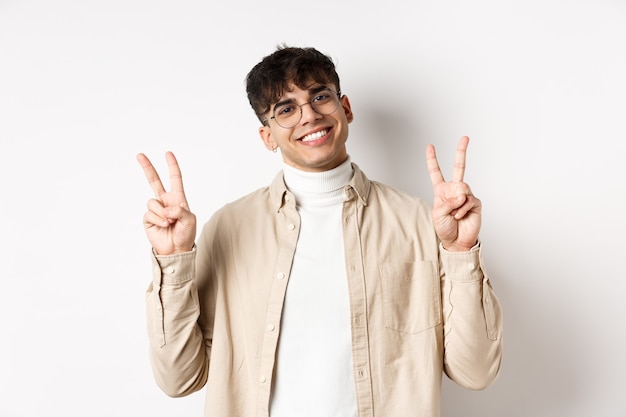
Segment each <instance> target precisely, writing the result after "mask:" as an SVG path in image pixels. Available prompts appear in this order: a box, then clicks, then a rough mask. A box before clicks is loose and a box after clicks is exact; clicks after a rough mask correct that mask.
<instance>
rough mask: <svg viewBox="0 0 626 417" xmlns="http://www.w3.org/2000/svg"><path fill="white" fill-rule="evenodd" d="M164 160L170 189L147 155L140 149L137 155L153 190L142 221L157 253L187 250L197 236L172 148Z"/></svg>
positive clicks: (169, 253)
mask: <svg viewBox="0 0 626 417" xmlns="http://www.w3.org/2000/svg"><path fill="white" fill-rule="evenodd" d="M165 160H166V161H167V165H168V167H169V171H170V186H171V188H172V189H171V190H170V191H166V190H165V188H164V187H163V183H162V182H161V178H159V174H158V173H157V172H156V169H154V166H152V163H151V162H150V160H149V159H148V157H147V156H146V155H144V154H142V153H140V154H138V155H137V161H139V164H140V165H141V167H142V168H143V172H144V173H145V174H146V178H147V179H148V183H150V187H151V188H152V190H153V191H154V194H155V198H152V199H150V200H148V211H147V212H146V214H144V216H143V224H144V227H145V229H146V235H147V236H148V240H149V241H150V243H151V244H152V247H153V248H154V250H155V251H156V253H157V254H158V255H172V254H175V253H182V252H188V251H190V250H192V249H193V245H194V242H195V238H196V216H195V215H194V214H193V213H192V212H191V211H189V205H188V204H187V198H186V197H185V190H184V189H183V178H182V175H181V173H180V168H179V166H178V162H177V161H176V157H175V156H174V154H173V153H171V152H167V153H166V154H165Z"/></svg>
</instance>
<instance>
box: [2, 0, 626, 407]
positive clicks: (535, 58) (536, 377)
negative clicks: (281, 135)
mask: <svg viewBox="0 0 626 417" xmlns="http://www.w3.org/2000/svg"><path fill="white" fill-rule="evenodd" d="M368 4H369V3H368V2H362V1H356V0H354V1H339V0H333V1H316V2H276V3H271V2H253V1H251V0H249V1H246V2H242V1H238V0H229V1H220V2H217V1H213V2H209V1H199V0H179V1H176V2H174V1H163V0H157V1H155V0H151V1H149V0H108V1H104V0H102V1H86V0H56V1H45V0H19V1H18V0H0V144H1V147H0V158H1V159H0V181H1V183H0V198H1V200H0V202H1V206H0V220H1V227H0V268H1V269H0V274H1V281H0V329H1V334H0V416H2V417H39V416H43V415H47V416H50V415H53V416H64V417H85V416H90V417H100V416H102V417H105V416H106V417H110V416H124V417H125V416H151V417H159V416H170V415H178V416H182V415H185V416H201V415H202V407H203V400H204V398H203V395H204V391H201V392H199V393H196V394H193V395H191V396H190V397H187V398H184V399H171V398H169V397H166V396H165V394H163V393H162V392H161V391H159V390H158V388H157V387H156V385H155V383H154V381H153V379H152V374H151V370H150V367H149V364H148V355H147V337H146V331H145V314H144V298H143V297H144V292H145V289H146V288H147V285H148V282H149V279H150V259H149V251H150V248H149V245H148V242H147V240H146V238H145V235H144V232H143V227H142V223H141V218H142V215H143V212H144V211H145V203H146V201H147V199H148V198H150V197H151V196H152V194H151V191H150V188H149V187H148V184H147V183H146V181H145V178H144V176H143V172H142V171H141V169H140V167H139V165H138V163H137V162H136V160H135V155H136V154H137V153H138V152H145V153H147V154H148V155H149V156H150V157H151V158H152V159H153V161H154V162H155V164H156V165H157V168H158V169H159V170H160V171H161V172H162V174H164V175H163V176H164V177H166V175H165V174H166V172H167V171H166V169H165V163H164V158H163V154H164V153H165V151H167V150H172V151H174V152H175V153H176V155H177V156H178V158H179V162H180V164H181V167H182V170H183V176H184V178H185V184H186V189H187V194H188V199H189V202H190V204H191V207H192V209H193V210H194V211H195V212H196V213H197V215H198V218H199V220H200V223H203V222H204V221H205V220H207V219H208V217H209V216H210V215H211V214H212V213H213V212H214V211H215V210H216V209H217V208H218V207H220V206H221V205H223V204H224V203H226V202H227V201H230V200H232V199H234V198H237V197H239V196H241V195H243V194H245V193H247V192H249V191H252V190H253V189H256V188H258V187H261V186H264V185H266V184H267V183H269V182H270V180H271V179H272V178H273V176H274V174H275V173H276V172H277V170H278V169H280V166H281V165H280V154H273V153H271V152H268V151H267V150H265V148H264V147H263V145H262V143H261V141H260V140H259V138H258V135H257V128H258V122H257V120H256V119H255V117H254V115H253V113H252V111H251V110H250V109H249V106H248V103H247V99H246V96H245V90H244V77H245V75H246V73H247V72H248V70H249V69H250V68H251V67H252V66H253V65H254V64H256V63H257V62H258V61H259V60H260V59H261V58H262V57H263V56H265V55H267V54H269V53H271V52H273V51H274V49H275V46H276V45H277V44H279V43H282V42H286V43H288V44H290V45H295V46H314V47H317V48H318V49H320V50H321V51H323V52H325V53H328V54H329V55H331V56H332V57H333V58H334V59H335V60H336V63H337V68H338V71H339V73H340V76H341V78H342V89H343V92H344V93H345V94H347V95H348V96H349V98H350V99H351V102H352V106H353V110H354V113H355V121H354V122H353V123H352V125H351V135H350V140H349V141H348V149H349V152H350V154H351V156H352V158H353V160H354V161H355V162H357V163H358V164H359V165H360V166H361V168H363V170H364V171H365V172H366V173H367V174H368V176H369V177H370V178H373V179H378V180H381V181H383V182H386V183H389V184H391V185H394V186H396V187H398V188H401V189H404V190H406V191H408V192H410V193H413V194H417V195H420V196H422V197H424V198H425V199H427V200H430V199H431V198H432V195H431V187H430V182H429V179H428V175H427V172H426V167H425V163H424V149H425V147H426V144H427V143H434V144H435V145H436V147H437V150H438V153H439V156H440V162H441V164H442V167H443V168H444V172H445V173H447V174H448V176H449V175H450V173H451V167H452V159H453V156H454V150H455V148H456V143H457V140H458V138H459V137H460V136H461V135H469V136H470V137H471V143H470V147H469V154H468V162H467V175H466V180H467V182H468V183H469V184H470V185H471V186H472V189H473V191H474V192H475V193H476V195H477V196H478V197H480V198H481V199H482V201H483V204H484V225H483V229H482V233H481V238H482V241H483V245H484V254H485V260H486V264H487V269H488V272H489V273H490V275H491V277H492V280H493V285H494V287H495V289H496V291H497V293H498V295H499V297H500V301H501V303H502V306H503V309H504V314H505V351H504V355H505V356H504V363H503V368H502V373H501V375H500V378H499V379H498V380H497V382H496V383H495V384H494V385H492V386H491V387H490V388H488V389H487V390H485V391H481V392H471V391H465V390H462V389H460V388H458V387H456V386H455V385H453V384H452V383H450V382H445V383H444V393H443V415H444V416H445V417H467V416H481V417H488V416H489V417H518V416H519V417H522V416H524V417H527V416H528V417H543V416H546V417H554V416H575V417H598V416H602V417H620V416H622V417H623V416H624V415H626V398H625V395H624V392H625V389H626V383H625V382H624V374H625V372H626V360H625V353H626V337H625V336H626V332H625V330H624V328H625V327H626V326H625V321H626V320H625V318H626V303H624V301H623V300H624V292H625V290H626V273H625V272H624V268H623V265H624V260H623V258H624V256H625V249H626V247H625V246H626V245H625V243H624V242H625V237H626V220H625V219H624V213H625V212H626V203H625V194H626V187H625V185H624V184H625V181H624V180H625V179H626V175H625V173H624V165H625V163H626V157H625V155H626V134H625V133H624V132H625V129H624V122H625V120H626V117H625V116H626V104H625V103H626V81H625V80H626V76H625V74H626V2H624V1H622V0H612V1H611V0H578V1H565V0H541V1H540V0H526V1H516V2H514V1H497V0H491V1H490V0H479V1H472V2H468V1H462V0H448V1H439V2H434V1H423V0H418V1H412V2H408V1H407V2H401V1H398V0H387V1H384V2H380V3H379V4H371V5H368ZM385 417H388V416H385Z"/></svg>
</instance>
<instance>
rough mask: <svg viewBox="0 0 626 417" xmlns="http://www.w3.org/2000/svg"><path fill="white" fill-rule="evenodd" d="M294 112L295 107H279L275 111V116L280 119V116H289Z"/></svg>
mask: <svg viewBox="0 0 626 417" xmlns="http://www.w3.org/2000/svg"><path fill="white" fill-rule="evenodd" d="M295 110H296V106H292V105H289V106H281V107H279V108H277V109H276V116H277V117H280V116H289V115H290V114H291V113H293V112H294V111H295Z"/></svg>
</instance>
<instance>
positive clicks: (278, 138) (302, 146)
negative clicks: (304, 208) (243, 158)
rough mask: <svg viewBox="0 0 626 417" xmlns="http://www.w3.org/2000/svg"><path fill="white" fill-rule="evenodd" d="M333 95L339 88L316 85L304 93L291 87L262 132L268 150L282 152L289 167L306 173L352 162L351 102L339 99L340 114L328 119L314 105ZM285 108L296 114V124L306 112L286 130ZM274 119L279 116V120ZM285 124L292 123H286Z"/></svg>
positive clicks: (272, 110) (272, 112) (280, 100)
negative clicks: (348, 142) (349, 144)
mask: <svg viewBox="0 0 626 417" xmlns="http://www.w3.org/2000/svg"><path fill="white" fill-rule="evenodd" d="M329 91H330V92H331V93H332V94H334V93H335V92H336V88H335V87H334V86H332V85H331V86H324V85H320V84H317V83H313V84H311V85H310V86H309V87H308V88H307V89H304V90H303V89H301V88H299V87H296V86H295V85H293V84H291V85H290V88H289V90H288V91H286V92H285V94H284V95H283V96H282V97H281V98H280V99H279V100H278V103H274V104H273V105H272V106H271V108H270V111H269V113H268V114H267V115H266V118H267V119H268V120H267V122H266V126H262V127H261V128H259V134H260V136H261V139H262V140H263V143H265V146H266V147H267V148H268V149H270V150H272V149H275V148H276V147H278V148H280V152H281V154H282V156H283V161H284V162H285V163H286V164H288V165H291V166H293V167H294V168H297V169H300V170H302V171H309V172H321V171H328V170H330V169H333V168H336V167H338V166H339V165H341V164H342V163H343V162H345V161H346V159H347V158H348V153H347V150H346V140H347V139H348V124H349V123H350V122H352V120H353V115H352V110H351V108H350V102H349V101H348V98H347V97H346V96H343V97H341V98H340V99H338V100H339V105H338V107H337V110H335V111H334V112H332V113H331V114H327V115H323V114H320V113H318V112H316V111H315V110H314V109H313V106H312V105H311V104H310V103H311V102H313V103H316V102H319V100H320V98H322V99H323V97H324V95H325V94H327V93H328V92H329ZM335 97H336V96H335ZM333 99H334V97H333ZM284 105H287V106H288V109H289V111H290V112H295V113H296V114H295V116H294V117H295V120H296V121H297V119H298V115H299V114H300V111H302V118H301V119H300V120H299V121H298V122H297V124H295V126H293V127H289V128H285V127H283V126H281V125H280V124H279V123H281V122H280V116H279V113H281V112H280V110H281V109H283V108H284ZM320 108H322V107H321V106H320ZM331 109H332V107H331ZM274 110H277V111H274ZM283 114H284V113H283ZM272 116H277V118H278V120H277V119H275V118H272ZM294 123H295V122H294ZM282 124H283V125H291V124H292V123H284V121H283V122H282Z"/></svg>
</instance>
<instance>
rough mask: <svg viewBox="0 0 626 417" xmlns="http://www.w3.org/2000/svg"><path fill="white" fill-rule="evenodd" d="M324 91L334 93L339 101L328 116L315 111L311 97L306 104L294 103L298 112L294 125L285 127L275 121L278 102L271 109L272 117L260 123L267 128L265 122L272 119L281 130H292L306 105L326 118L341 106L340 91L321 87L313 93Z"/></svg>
mask: <svg viewBox="0 0 626 417" xmlns="http://www.w3.org/2000/svg"><path fill="white" fill-rule="evenodd" d="M324 90H328V91H330V92H331V93H334V94H335V95H336V96H337V99H338V100H339V101H338V102H337V107H336V108H335V110H333V111H331V112H330V113H328V114H323V113H320V112H318V111H317V110H315V107H313V100H315V97H313V99H311V100H310V101H307V102H306V103H302V104H298V103H295V102H294V104H295V105H296V106H298V109H299V110H300V117H299V118H298V121H297V122H296V124H294V125H293V126H289V127H285V126H283V125H281V124H280V122H279V121H278V120H277V119H276V105H277V104H279V103H280V102H279V103H276V104H274V108H273V109H272V116H271V117H268V118H267V119H263V120H261V123H263V125H265V126H267V122H269V121H270V120H271V119H274V120H276V124H278V126H280V127H282V128H283V129H292V128H294V127H296V126H298V123H300V121H301V120H302V106H305V105H307V104H309V105H311V110H313V111H314V112H315V113H317V114H321V115H322V116H328V115H329V114H333V113H334V112H336V111H337V109H338V108H339V106H341V90H339V91H334V90H333V89H332V88H328V87H323V88H322V89H320V90H319V91H317V92H315V94H318V93H320V92H322V91H324Z"/></svg>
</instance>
